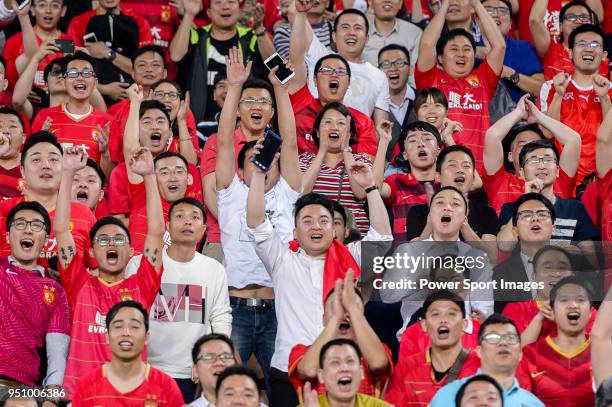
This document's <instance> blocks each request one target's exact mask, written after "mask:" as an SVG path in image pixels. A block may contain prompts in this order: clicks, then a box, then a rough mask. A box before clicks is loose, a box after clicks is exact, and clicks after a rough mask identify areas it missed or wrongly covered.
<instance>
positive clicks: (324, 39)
mask: <svg viewBox="0 0 612 407" xmlns="http://www.w3.org/2000/svg"><path fill="white" fill-rule="evenodd" d="M310 26H311V27H312V31H314V34H315V35H316V36H317V38H318V39H319V41H320V42H321V44H323V45H325V46H326V47H327V48H330V49H331V33H332V30H333V28H332V25H331V23H330V22H328V21H323V22H321V23H318V24H311V25H310ZM290 38H291V24H289V23H282V24H279V25H277V26H276V28H275V29H274V37H273V41H274V48H276V52H278V53H279V54H280V55H281V56H282V57H283V58H284V59H285V60H287V59H289V40H290Z"/></svg>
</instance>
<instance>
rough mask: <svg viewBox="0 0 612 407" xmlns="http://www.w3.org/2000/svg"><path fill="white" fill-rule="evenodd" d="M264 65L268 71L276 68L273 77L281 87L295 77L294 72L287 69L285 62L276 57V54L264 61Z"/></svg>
mask: <svg viewBox="0 0 612 407" xmlns="http://www.w3.org/2000/svg"><path fill="white" fill-rule="evenodd" d="M264 64H265V65H266V67H268V69H269V70H272V68H274V67H275V66H278V71H276V74H275V76H276V78H277V79H278V80H279V81H280V83H282V84H283V85H284V84H285V83H287V82H289V81H290V80H291V78H293V77H294V76H295V72H293V71H292V70H291V69H289V68H287V65H285V61H283V58H282V57H281V56H280V55H278V53H276V54H273V55H272V56H270V57H269V58H268V59H266V60H265V61H264Z"/></svg>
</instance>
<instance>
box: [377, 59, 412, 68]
mask: <svg viewBox="0 0 612 407" xmlns="http://www.w3.org/2000/svg"><path fill="white" fill-rule="evenodd" d="M407 65H410V62H408V61H407V60H405V59H396V60H395V61H382V62H381V63H380V64H378V67H379V68H380V69H389V68H391V67H394V68H403V67H404V66H407Z"/></svg>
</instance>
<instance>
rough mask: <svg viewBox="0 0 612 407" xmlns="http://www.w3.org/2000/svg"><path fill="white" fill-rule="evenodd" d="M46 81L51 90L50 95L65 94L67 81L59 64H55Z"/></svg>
mask: <svg viewBox="0 0 612 407" xmlns="http://www.w3.org/2000/svg"><path fill="white" fill-rule="evenodd" d="M45 81H46V83H47V88H48V89H49V95H57V94H59V93H62V94H63V93H65V92H66V81H65V80H64V75H63V73H62V66H61V65H60V64H59V63H54V64H53V66H52V67H51V69H50V70H49V75H47V77H46V78H45Z"/></svg>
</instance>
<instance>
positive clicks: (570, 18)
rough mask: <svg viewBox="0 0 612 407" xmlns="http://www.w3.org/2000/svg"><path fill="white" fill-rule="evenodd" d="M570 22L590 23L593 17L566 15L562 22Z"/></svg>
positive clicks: (587, 15)
mask: <svg viewBox="0 0 612 407" xmlns="http://www.w3.org/2000/svg"><path fill="white" fill-rule="evenodd" d="M565 20H567V21H569V22H570V23H576V22H578V23H584V24H587V23H590V22H591V16H590V15H589V14H566V15H565V16H564V17H563V19H562V20H561V21H565Z"/></svg>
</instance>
